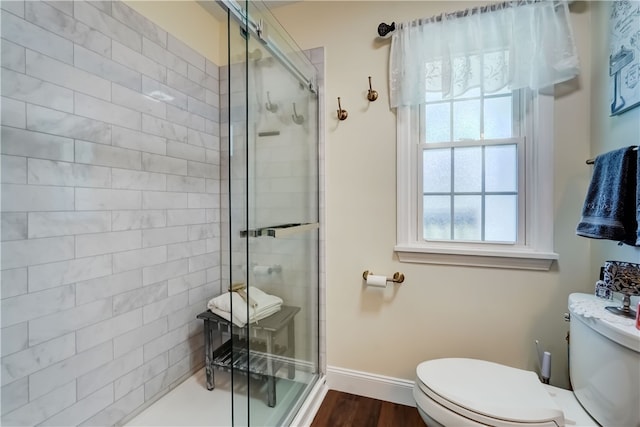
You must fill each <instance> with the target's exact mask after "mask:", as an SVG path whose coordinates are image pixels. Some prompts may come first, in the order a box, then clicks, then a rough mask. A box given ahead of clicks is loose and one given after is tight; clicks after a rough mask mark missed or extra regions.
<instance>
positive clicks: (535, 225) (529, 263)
mask: <svg viewBox="0 0 640 427" xmlns="http://www.w3.org/2000/svg"><path fill="white" fill-rule="evenodd" d="M553 105H554V98H553V95H550V94H546V93H543V92H542V91H539V92H536V91H530V90H525V94H524V105H523V108H524V110H523V113H524V114H523V117H522V119H523V120H524V123H523V124H524V135H523V136H524V137H525V140H526V143H525V159H524V165H525V171H524V180H525V186H524V188H525V190H524V192H525V194H524V203H525V212H524V217H525V224H524V233H525V240H524V242H522V243H520V244H516V245H504V244H492V243H486V242H482V243H476V242H469V243H467V242H459V241H423V240H422V239H421V238H420V237H419V233H420V232H421V231H422V228H421V227H419V226H418V224H419V223H418V221H419V220H421V219H422V218H419V213H420V212H421V211H419V208H420V205H421V202H420V200H419V198H421V197H422V194H421V192H420V189H421V185H420V184H419V180H421V179H422V174H421V171H420V166H419V162H418V160H417V159H418V158H419V159H422V148H421V147H422V144H421V141H422V139H421V126H420V120H422V117H421V115H420V108H419V107H417V106H415V107H408V106H405V107H398V108H397V111H396V112H397V169H396V171H397V219H396V221H397V224H396V226H397V230H396V245H395V247H394V251H395V252H396V254H397V256H398V259H399V260H400V262H411V263H426V264H445V265H464V266H478V267H497V268H516V269H528V270H549V269H550V268H551V265H552V263H553V261H554V260H557V259H558V254H557V253H555V252H553V167H554V159H553ZM417 156H419V157H417Z"/></svg>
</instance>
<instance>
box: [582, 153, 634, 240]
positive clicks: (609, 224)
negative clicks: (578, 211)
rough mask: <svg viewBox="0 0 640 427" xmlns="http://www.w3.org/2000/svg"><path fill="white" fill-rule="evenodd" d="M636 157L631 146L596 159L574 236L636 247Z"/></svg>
mask: <svg viewBox="0 0 640 427" xmlns="http://www.w3.org/2000/svg"><path fill="white" fill-rule="evenodd" d="M637 163H638V156H637V152H636V151H635V150H634V147H626V148H621V149H618V150H614V151H610V152H608V153H605V154H602V155H600V156H598V157H596V159H595V162H594V167H593V176H592V177H591V183H590V184H589V189H588V190H587V196H586V198H585V201H584V207H583V208H582V217H581V218H580V223H578V227H577V228H576V234H578V235H579V236H583V237H590V238H592V239H608V240H615V241H619V242H622V243H626V244H628V245H632V246H636V245H638V244H639V243H640V240H639V239H638V238H639V237H640V236H639V234H638V200H637V194H636V192H637V190H638V188H637V181H638V176H637V173H638V165H637Z"/></svg>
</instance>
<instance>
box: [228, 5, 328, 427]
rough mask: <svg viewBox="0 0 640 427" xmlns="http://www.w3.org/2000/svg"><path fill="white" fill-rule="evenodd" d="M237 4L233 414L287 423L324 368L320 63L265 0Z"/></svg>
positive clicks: (241, 421)
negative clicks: (317, 79) (296, 40)
mask: <svg viewBox="0 0 640 427" xmlns="http://www.w3.org/2000/svg"><path fill="white" fill-rule="evenodd" d="M235 4H236V5H238V3H235ZM239 6H241V7H240V9H238V10H236V12H237V13H236V19H235V20H234V19H231V18H230V21H229V92H228V93H229V117H230V120H229V136H230V139H229V154H230V156H229V183H230V188H229V208H230V209H229V212H230V218H229V222H230V231H229V232H230V243H231V248H230V263H229V264H230V270H231V272H230V284H231V286H232V288H233V289H236V290H237V291H239V293H240V295H241V299H238V298H235V299H232V301H241V302H240V303H238V304H237V305H235V306H232V310H233V313H234V314H233V315H234V317H236V316H237V317H241V318H242V319H240V320H242V321H243V322H244V323H246V325H245V326H244V327H242V328H240V327H237V328H236V330H235V331H234V334H232V339H231V345H232V348H233V352H232V354H233V358H234V361H233V366H234V369H232V381H233V396H232V401H233V420H234V425H238V426H240V425H251V426H274V425H287V424H288V423H289V422H290V421H291V419H292V418H293V416H294V415H295V413H296V411H297V409H298V408H299V407H300V405H301V404H302V403H303V401H304V399H305V397H306V396H307V395H308V393H309V391H310V389H311V387H312V385H313V384H314V383H315V381H316V379H317V377H318V373H319V367H318V366H319V356H318V354H319V348H318V347H319V345H318V324H319V322H318V285H319V284H318V280H319V261H318V260H319V250H318V247H319V241H318V240H319V217H318V212H319V206H318V199H319V197H318V122H317V120H318V110H317V105H318V98H317V94H316V93H315V88H314V81H315V69H314V68H313V66H312V65H311V64H310V63H309V61H308V60H307V58H306V57H305V56H304V54H302V53H301V52H300V50H299V49H298V48H297V47H295V44H293V41H292V40H291V39H290V37H289V36H288V35H287V34H286V33H285V32H284V30H283V29H282V28H281V27H280V26H279V25H278V24H277V22H276V21H275V19H274V18H273V17H272V16H271V15H270V13H269V11H268V9H267V8H266V7H265V6H264V5H263V4H262V3H258V2H246V3H245V2H243V3H242V4H241V5H239ZM230 16H231V14H230ZM238 16H240V17H241V19H239V20H238V19H237V17H238Z"/></svg>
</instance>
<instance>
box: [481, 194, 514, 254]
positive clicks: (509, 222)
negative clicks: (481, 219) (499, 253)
mask: <svg viewBox="0 0 640 427" xmlns="http://www.w3.org/2000/svg"><path fill="white" fill-rule="evenodd" d="M517 218H518V196H487V197H486V199H485V231H484V233H485V240H486V241H490V242H509V243H513V242H515V241H516V237H517V228H518V220H517Z"/></svg>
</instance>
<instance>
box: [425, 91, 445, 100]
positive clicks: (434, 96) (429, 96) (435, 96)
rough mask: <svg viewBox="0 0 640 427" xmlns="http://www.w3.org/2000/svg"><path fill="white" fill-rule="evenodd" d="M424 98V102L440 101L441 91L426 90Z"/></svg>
mask: <svg viewBox="0 0 640 427" xmlns="http://www.w3.org/2000/svg"><path fill="white" fill-rule="evenodd" d="M424 100H425V102H433V101H442V92H439V91H438V92H431V91H427V92H426V95H425V97H424Z"/></svg>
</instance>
